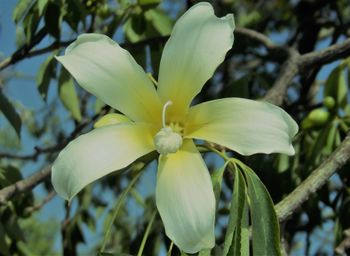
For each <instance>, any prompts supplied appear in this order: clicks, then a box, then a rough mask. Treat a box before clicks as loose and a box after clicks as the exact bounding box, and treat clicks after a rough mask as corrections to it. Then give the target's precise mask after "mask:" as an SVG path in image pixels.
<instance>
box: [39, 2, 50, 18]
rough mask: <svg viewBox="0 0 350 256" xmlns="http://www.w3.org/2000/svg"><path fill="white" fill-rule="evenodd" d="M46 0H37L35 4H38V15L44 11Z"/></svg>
mask: <svg viewBox="0 0 350 256" xmlns="http://www.w3.org/2000/svg"><path fill="white" fill-rule="evenodd" d="M48 1H49V0H38V2H37V5H38V11H39V16H41V15H42V14H43V13H44V11H45V9H46V6H47V4H48Z"/></svg>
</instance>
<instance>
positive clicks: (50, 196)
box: [24, 190, 56, 214]
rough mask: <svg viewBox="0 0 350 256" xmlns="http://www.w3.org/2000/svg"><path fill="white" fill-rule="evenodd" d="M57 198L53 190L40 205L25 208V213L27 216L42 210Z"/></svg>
mask: <svg viewBox="0 0 350 256" xmlns="http://www.w3.org/2000/svg"><path fill="white" fill-rule="evenodd" d="M55 196H56V191H54V190H51V191H50V192H49V193H48V194H47V196H46V197H45V198H44V199H43V200H42V201H41V202H40V203H38V204H36V205H33V206H30V207H27V208H25V209H24V212H25V213H26V214H32V213H33V212H35V211H38V210H40V209H41V208H42V207H43V206H44V205H45V204H47V203H48V202H50V201H51V199H52V198H54V197H55Z"/></svg>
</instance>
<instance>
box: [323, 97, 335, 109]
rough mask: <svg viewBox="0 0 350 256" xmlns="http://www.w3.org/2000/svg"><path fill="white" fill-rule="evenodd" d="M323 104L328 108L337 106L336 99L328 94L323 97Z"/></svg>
mask: <svg viewBox="0 0 350 256" xmlns="http://www.w3.org/2000/svg"><path fill="white" fill-rule="evenodd" d="M323 104H324V106H325V107H326V108H328V109H333V108H334V106H335V100H334V98H333V97H331V96H327V97H325V98H324V99H323Z"/></svg>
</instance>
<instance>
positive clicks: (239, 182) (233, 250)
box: [223, 163, 249, 256]
mask: <svg viewBox="0 0 350 256" xmlns="http://www.w3.org/2000/svg"><path fill="white" fill-rule="evenodd" d="M231 164H233V163H231ZM234 167H235V168H234V175H235V181H234V185H233V192H232V199H231V208H230V215H229V222H228V225H227V231H226V235H225V242H224V250H223V255H224V256H225V255H241V254H240V252H241V238H242V231H243V229H242V227H243V228H244V229H246V228H248V227H246V225H247V223H246V221H247V220H246V216H243V215H244V214H248V212H247V211H248V209H247V202H246V184H245V181H244V177H243V175H242V173H241V172H240V170H239V169H238V168H237V167H236V166H234ZM242 221H243V222H242ZM243 232H245V231H243ZM243 238H244V239H245V233H244V237H243ZM245 242H246V241H245ZM248 242H249V241H248ZM248 245H249V243H248ZM244 248H245V247H244ZM242 249H243V248H242ZM242 255H243V254H242Z"/></svg>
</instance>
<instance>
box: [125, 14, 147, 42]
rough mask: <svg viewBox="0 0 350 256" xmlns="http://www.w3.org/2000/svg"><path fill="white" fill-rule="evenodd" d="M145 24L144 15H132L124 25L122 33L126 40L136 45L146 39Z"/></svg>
mask: <svg viewBox="0 0 350 256" xmlns="http://www.w3.org/2000/svg"><path fill="white" fill-rule="evenodd" d="M146 28H147V22H146V20H145V16H144V13H139V14H133V15H131V16H130V18H129V19H128V20H127V21H126V22H125V24H124V31H125V35H126V37H127V39H128V40H129V41H130V42H132V43H136V42H138V41H140V40H142V39H145V38H146V35H145V33H146Z"/></svg>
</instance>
